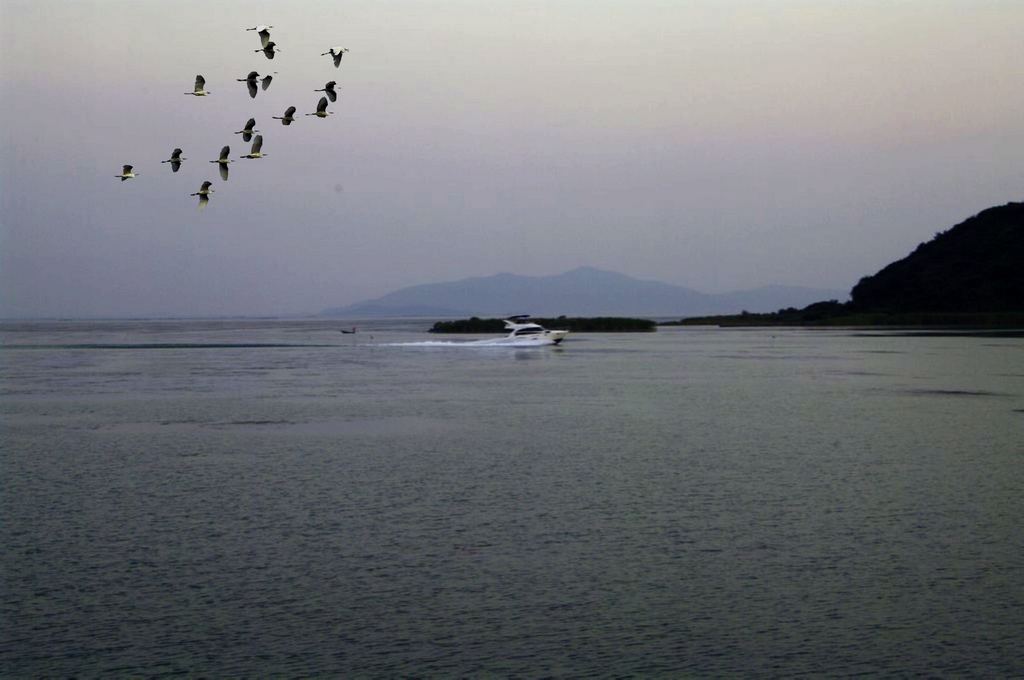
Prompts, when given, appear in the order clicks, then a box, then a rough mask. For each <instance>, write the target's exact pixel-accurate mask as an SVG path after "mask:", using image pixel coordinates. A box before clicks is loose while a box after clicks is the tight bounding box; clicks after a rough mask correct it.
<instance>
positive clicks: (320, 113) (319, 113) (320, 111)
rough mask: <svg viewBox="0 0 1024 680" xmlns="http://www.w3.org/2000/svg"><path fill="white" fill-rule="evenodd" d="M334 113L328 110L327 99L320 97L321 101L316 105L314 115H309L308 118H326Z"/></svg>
mask: <svg viewBox="0 0 1024 680" xmlns="http://www.w3.org/2000/svg"><path fill="white" fill-rule="evenodd" d="M332 113H334V112H333V111H328V110H327V97H320V101H319V102H317V104H316V111H315V112H314V113H307V114H306V115H307V116H316V117H317V118H326V117H327V116H329V115H330V114H332Z"/></svg>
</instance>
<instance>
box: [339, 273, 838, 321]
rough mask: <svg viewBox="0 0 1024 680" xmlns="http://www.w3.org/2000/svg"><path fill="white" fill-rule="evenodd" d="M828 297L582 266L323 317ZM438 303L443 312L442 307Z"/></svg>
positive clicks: (734, 307) (435, 288)
mask: <svg viewBox="0 0 1024 680" xmlns="http://www.w3.org/2000/svg"><path fill="white" fill-rule="evenodd" d="M823 297H833V298H836V297H839V298H845V297H846V294H845V293H844V292H840V291H833V290H817V289H806V288H803V289H801V288H784V289H781V290H773V289H757V290H752V291H746V292H740V293H730V294H724V295H710V294H707V293H701V292H698V291H695V290H691V289H689V288H684V287H682V286H676V285H672V284H669V283H663V282H661V281H650V280H643V279H637V278H633V277H632V276H628V275H626V274H621V273H618V272H611V271H607V270H604V269H598V268H597V267H590V266H582V267H576V268H575V269H571V270H569V271H567V272H563V273H561V274H554V275H550V276H523V275H520V274H511V273H508V272H502V273H500V274H494V275H492V276H483V277H475V278H468V279H461V280H459V281H448V282H444V283H428V284H423V285H419V286H410V287H408V288H402V289H401V290H397V291H394V292H393V293H388V294H387V295H384V296H383V297H380V298H377V299H375V300H367V301H365V302H361V303H357V304H354V305H349V306H348V307H336V308H332V309H326V310H324V311H323V312H321V314H322V315H324V316H340V317H348V318H360V317H381V316H444V317H454V316H500V315H502V314H508V313H510V312H509V310H517V311H518V310H522V311H526V312H529V313H530V314H533V315H535V316H558V315H560V314H565V315H567V316H573V315H576V316H580V315H582V316H604V315H627V316H636V315H647V316H685V315H695V314H716V313H736V312H739V311H740V310H743V309H746V310H750V311H773V310H775V309H779V308H780V307H787V306H797V305H800V306H803V305H806V304H809V303H811V302H813V301H815V300H820V299H822V298H823ZM441 310H445V311H446V313H444V314H439V312H440V311H441Z"/></svg>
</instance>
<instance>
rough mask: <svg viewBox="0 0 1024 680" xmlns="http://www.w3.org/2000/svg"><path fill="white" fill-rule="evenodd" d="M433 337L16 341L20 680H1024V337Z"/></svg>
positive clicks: (185, 326) (10, 599)
mask: <svg viewBox="0 0 1024 680" xmlns="http://www.w3.org/2000/svg"><path fill="white" fill-rule="evenodd" d="M348 325H350V324H344V326H345V327H347V326H348ZM429 325H430V323H429V322H408V321H405V322H374V323H366V324H361V327H360V332H359V333H357V334H355V335H342V334H340V333H338V332H337V329H338V328H339V327H342V326H343V324H341V323H335V322H327V321H280V320H268V321H160V322H157V321H134V322H48V323H12V322H7V323H4V324H0V340H2V343H3V350H2V351H0V419H2V420H0V428H2V429H0V447H2V454H0V484H2V493H0V546H2V558H0V560H2V561H0V566H2V575H3V579H2V592H0V607H2V622H0V674H3V675H5V676H67V675H78V676H93V675H99V674H116V675H134V676H143V675H145V676H157V675H164V674H178V673H187V674H194V675H204V676H212V677H217V676H240V675H249V676H267V675H275V674H276V675H287V676H303V675H307V676H308V675H376V676H396V675H406V676H408V675H419V676H438V675H444V676H479V675H502V676H505V675H518V676H531V677H532V676H551V675H554V676H582V675H596V676H622V675H637V676H651V675H672V676H679V675H697V676H708V675H725V674H730V675H741V676H793V675H800V674H813V675H821V674H829V675H847V674H859V673H867V674H899V675H916V674H924V675H939V676H952V675H978V676H1009V675H1020V674H1022V673H1024V645H1022V644H1021V639H1022V636H1024V530H1022V528H1021V520H1022V517H1024V339H1021V338H1013V337H969V336H952V337H932V336H917V335H892V334H882V333H864V332H856V331H844V330H824V331H820V330H779V329H767V330H766V329H756V330H718V329H705V328H665V329H661V330H659V331H658V332H657V333H653V334H609V335H598V334H589V335H588V334H577V335H572V336H570V337H569V339H568V340H567V341H566V342H565V343H564V345H563V346H562V347H560V348H550V347H549V348H537V349H527V350H516V349H512V348H495V347H492V348H474V349H470V348H465V347H461V348H460V347H422V346H420V347H416V346H394V345H392V344H390V343H410V342H420V341H424V340H433V339H436V338H434V337H433V336H428V335H427V334H426V333H425V330H426V328H428V327H429ZM454 339H456V340H457V339H461V338H454Z"/></svg>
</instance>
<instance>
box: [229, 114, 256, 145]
mask: <svg viewBox="0 0 1024 680" xmlns="http://www.w3.org/2000/svg"><path fill="white" fill-rule="evenodd" d="M255 127H256V119H255V118H250V119H249V120H247V121H245V127H244V128H242V129H241V130H236V131H235V134H236V135H242V141H243V142H248V141H251V140H252V133H254V132H259V130H256V129H255Z"/></svg>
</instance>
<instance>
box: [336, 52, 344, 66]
mask: <svg viewBox="0 0 1024 680" xmlns="http://www.w3.org/2000/svg"><path fill="white" fill-rule="evenodd" d="M342 54H344V52H338V53H337V54H335V55H334V68H338V67H339V66H341V55H342Z"/></svg>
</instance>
